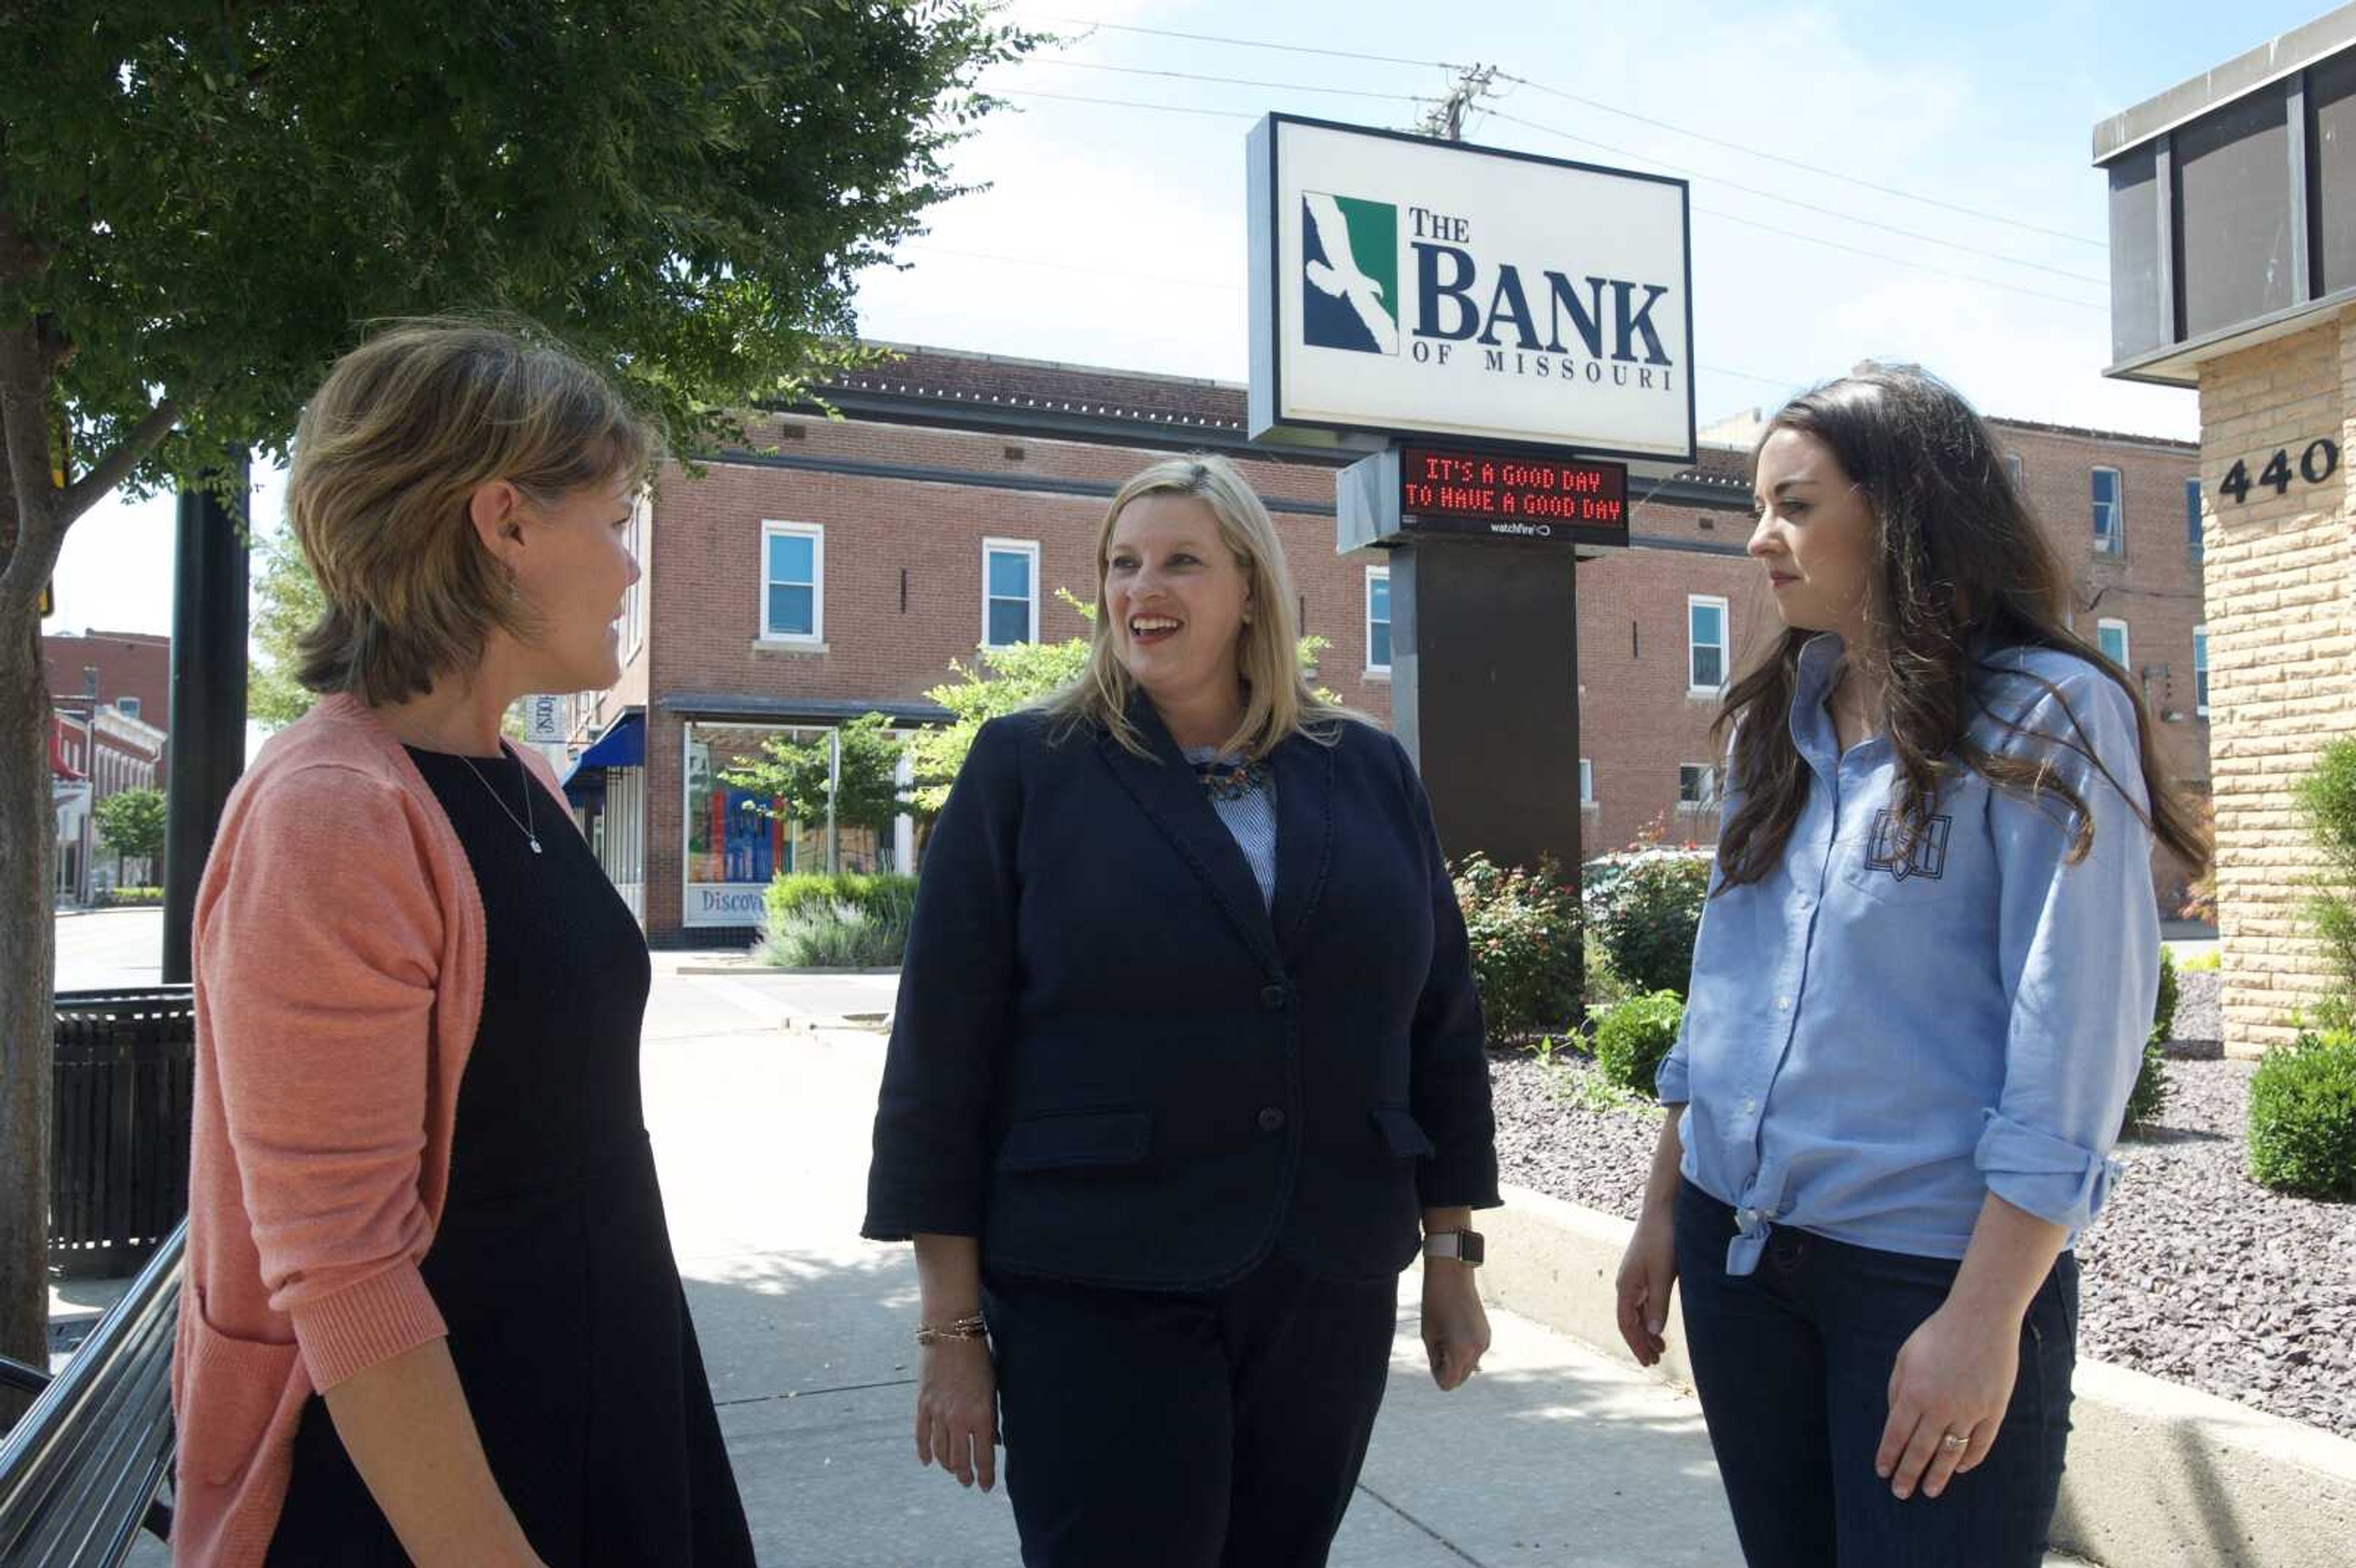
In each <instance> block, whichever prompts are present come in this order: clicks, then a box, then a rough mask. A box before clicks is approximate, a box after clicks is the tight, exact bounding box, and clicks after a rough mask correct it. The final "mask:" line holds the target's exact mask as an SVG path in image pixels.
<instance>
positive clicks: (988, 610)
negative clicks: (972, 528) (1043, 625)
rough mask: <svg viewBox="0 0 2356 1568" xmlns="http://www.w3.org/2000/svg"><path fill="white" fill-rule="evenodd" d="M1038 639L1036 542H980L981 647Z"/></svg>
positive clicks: (986, 540)
mask: <svg viewBox="0 0 2356 1568" xmlns="http://www.w3.org/2000/svg"><path fill="white" fill-rule="evenodd" d="M1038 640H1039V545H1038V541H1036V540H1035V539H984V540H982V541H981V644H982V646H984V647H988V648H1003V647H1010V646H1012V645H1014V644H1016V643H1035V642H1037V641H1038Z"/></svg>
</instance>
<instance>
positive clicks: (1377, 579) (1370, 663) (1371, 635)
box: [1366, 566, 1391, 675]
mask: <svg viewBox="0 0 2356 1568" xmlns="http://www.w3.org/2000/svg"><path fill="white" fill-rule="evenodd" d="M1390 667H1391V571H1390V568H1389V567H1387V566H1370V567H1368V568H1366V673H1367V674H1369V675H1372V674H1375V673H1376V672H1377V671H1382V672H1387V671H1388V670H1389V669H1390Z"/></svg>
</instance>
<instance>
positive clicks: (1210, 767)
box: [1194, 757, 1269, 800]
mask: <svg viewBox="0 0 2356 1568" xmlns="http://www.w3.org/2000/svg"><path fill="white" fill-rule="evenodd" d="M1194 776H1195V777H1196V778H1198V779H1200V780H1201V781H1202V782H1203V793H1204V794H1205V795H1209V796H1210V797H1211V798H1212V799H1213V800H1241V799H1243V797H1244V796H1246V795H1252V794H1255V793H1257V792H1258V791H1260V790H1264V789H1266V788H1267V787H1268V781H1269V769H1268V764H1267V763H1238V762H1235V761H1233V760H1231V759H1229V758H1226V757H1213V758H1210V759H1209V760H1208V761H1205V762H1200V763H1195V764H1194Z"/></svg>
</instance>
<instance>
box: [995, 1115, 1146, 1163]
mask: <svg viewBox="0 0 2356 1568" xmlns="http://www.w3.org/2000/svg"><path fill="white" fill-rule="evenodd" d="M1152 1141H1153V1113H1152V1112H1151V1111H1057V1112H1052V1113H1050V1114H1048V1115H1044V1116H1025V1117H1023V1119H1021V1120H1020V1121H1018V1122H1016V1123H1015V1124H1014V1125H1012V1126H1011V1127H1009V1128H1008V1129H1007V1130H1006V1141H1005V1142H1004V1143H1002V1144H1001V1145H1000V1146H999V1147H998V1168H999V1169H1001V1170H1061V1169H1064V1168H1067V1167H1072V1166H1087V1165H1135V1164H1136V1163H1137V1162H1138V1161H1139V1160H1141V1159H1143V1158H1144V1157H1145V1151H1146V1149H1147V1147H1149V1146H1150V1145H1151V1143H1152Z"/></svg>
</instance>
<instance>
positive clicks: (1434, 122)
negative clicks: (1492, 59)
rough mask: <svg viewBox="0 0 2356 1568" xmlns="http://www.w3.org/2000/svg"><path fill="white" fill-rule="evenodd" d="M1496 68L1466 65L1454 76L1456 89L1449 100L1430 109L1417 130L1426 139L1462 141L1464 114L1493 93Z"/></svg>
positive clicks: (1453, 88) (1444, 99)
mask: <svg viewBox="0 0 2356 1568" xmlns="http://www.w3.org/2000/svg"><path fill="white" fill-rule="evenodd" d="M1496 80H1497V68H1496V67H1495V66H1493V65H1469V66H1466V67H1465V68H1464V69H1462V71H1460V72H1458V73H1457V77H1456V82H1455V85H1454V86H1452V87H1451V88H1450V89H1449V90H1448V96H1447V97H1445V98H1443V99H1441V100H1440V101H1439V102H1438V103H1435V104H1433V105H1432V106H1431V110H1430V112H1429V113H1427V114H1425V115H1424V117H1423V119H1422V120H1421V121H1419V123H1417V125H1416V129H1417V130H1419V131H1420V132H1422V133H1424V134H1425V135H1427V136H1438V137H1440V138H1441V139H1442V140H1444V141H1450V142H1461V141H1462V140H1464V112H1465V111H1466V110H1468V109H1470V108H1472V105H1473V104H1474V103H1476V102H1478V101H1480V100H1482V99H1483V98H1486V97H1488V96H1489V95H1490V93H1491V91H1494V84H1495V82H1496Z"/></svg>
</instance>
